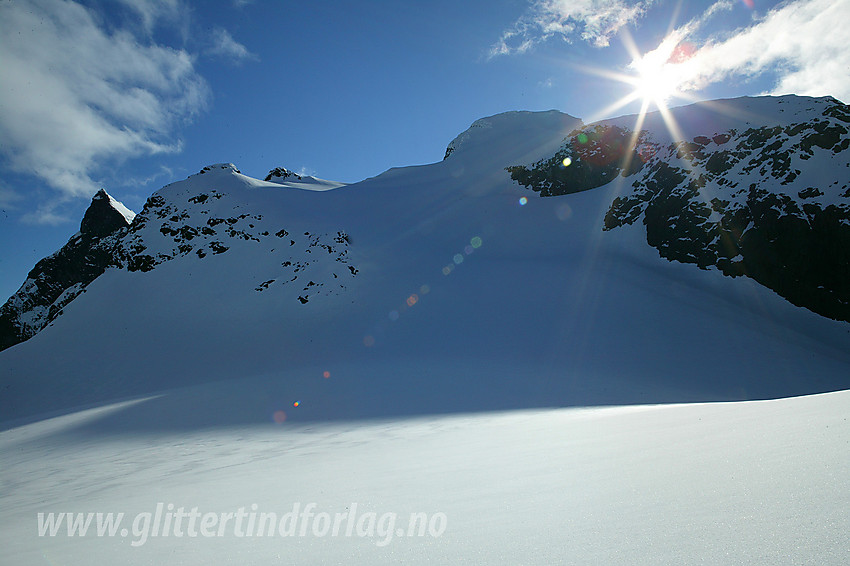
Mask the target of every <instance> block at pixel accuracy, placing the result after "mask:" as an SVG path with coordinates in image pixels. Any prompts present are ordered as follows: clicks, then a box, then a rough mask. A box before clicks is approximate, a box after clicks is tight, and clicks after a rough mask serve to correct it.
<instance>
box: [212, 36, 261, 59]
mask: <svg viewBox="0 0 850 566" xmlns="http://www.w3.org/2000/svg"><path fill="white" fill-rule="evenodd" d="M212 40H213V46H212V47H211V48H210V49H209V50H208V51H207V53H209V54H210V55H217V56H219V57H224V58H226V59H230V60H231V61H233V62H234V63H241V62H243V61H245V60H249V59H257V56H256V55H254V54H253V53H251V52H250V51H248V48H247V47H245V46H244V45H242V44H241V43H239V42H238V41H236V40H235V39H233V36H231V35H230V33H228V31H227V30H225V29H222V28H216V29H215V30H213V33H212Z"/></svg>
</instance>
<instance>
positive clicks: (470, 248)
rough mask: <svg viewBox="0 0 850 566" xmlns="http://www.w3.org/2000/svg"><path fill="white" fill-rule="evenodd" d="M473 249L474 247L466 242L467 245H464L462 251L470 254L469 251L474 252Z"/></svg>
mask: <svg viewBox="0 0 850 566" xmlns="http://www.w3.org/2000/svg"><path fill="white" fill-rule="evenodd" d="M474 251H475V248H473V247H472V246H471V245H469V244H467V245H466V247H465V248H463V253H465V254H466V255H469V254H471V253H472V252H474Z"/></svg>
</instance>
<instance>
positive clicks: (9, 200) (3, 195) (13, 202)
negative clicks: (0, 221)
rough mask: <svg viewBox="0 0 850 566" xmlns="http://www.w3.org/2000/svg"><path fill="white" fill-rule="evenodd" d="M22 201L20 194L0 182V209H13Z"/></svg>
mask: <svg viewBox="0 0 850 566" xmlns="http://www.w3.org/2000/svg"><path fill="white" fill-rule="evenodd" d="M22 200H24V197H23V195H22V194H20V193H19V192H17V191H15V190H14V189H13V188H11V187H9V186H8V185H6V183H4V182H3V181H0V208H4V209H15V208H17V204H18V203H19V202H21V201H22Z"/></svg>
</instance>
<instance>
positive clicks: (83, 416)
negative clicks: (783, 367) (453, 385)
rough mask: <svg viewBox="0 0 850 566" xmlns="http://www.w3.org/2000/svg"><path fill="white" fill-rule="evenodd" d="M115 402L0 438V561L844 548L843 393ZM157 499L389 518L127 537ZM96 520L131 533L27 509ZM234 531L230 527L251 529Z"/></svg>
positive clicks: (282, 560)
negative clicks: (444, 405) (319, 414)
mask: <svg viewBox="0 0 850 566" xmlns="http://www.w3.org/2000/svg"><path fill="white" fill-rule="evenodd" d="M140 404H141V405H143V404H144V401H141V402H139V403H138V404H137V405H136V406H139V405H140ZM128 406H129V405H124V406H113V407H103V408H99V409H95V410H92V411H88V412H83V413H78V414H74V415H69V416H65V417H60V418H57V419H52V420H47V421H42V422H40V423H36V424H32V425H28V426H24V427H21V428H17V429H14V430H9V431H5V432H3V433H0V451H2V452H3V454H4V463H3V467H2V470H0V481H2V484H0V485H2V491H0V505H2V508H3V510H4V513H3V514H2V517H0V544H2V546H3V556H4V563H8V564H15V565H19V566H26V565H41V564H66V565H69V566H73V565H87V564H128V565H131V564H165V563H178V564H221V565H225V564H233V565H237V564H239V565H242V564H493V563H500V564H608V565H619V564H622V565H631V564H671V565H673V564H675V565H687V564H717V565H724V564H730V565H731V564H736V565H761V564H777V565H783V564H788V565H790V564H818V565H819V566H827V565H835V566H839V565H842V564H846V563H847V560H848V556H850V541H848V538H847V532H848V530H850V513H848V509H850V459H848V458H847V452H848V438H850V424H848V418H847V415H848V413H850V394H848V392H840V393H832V394H824V395H817V396H811V397H803V398H793V399H782V400H775V401H760V402H743V403H718V404H696V405H670V406H633V407H614V408H601V409H600V408H596V409H559V410H545V411H539V410H537V411H514V412H502V413H486V414H475V415H470V414H466V415H453V416H443V417H433V416H431V417H422V418H417V419H397V420H391V421H373V422H361V423H350V422H349V423H340V424H336V425H331V424H321V425H310V426H304V425H293V424H292V423H289V422H284V423H283V424H281V425H274V424H267V425H264V426H254V427H231V428H226V429H213V430H200V431H192V432H183V433H179V434H172V433H149V434H143V435H131V436H124V435H113V434H112V433H111V432H110V426H109V422H110V419H117V420H119V421H120V419H121V414H122V412H124V411H126V410H127V409H128ZM158 503H162V504H163V508H164V509H167V505H169V504H171V505H173V509H175V510H176V509H177V508H179V507H184V508H185V510H186V512H187V513H188V512H189V510H190V509H191V508H193V507H197V508H198V510H197V512H198V513H201V514H207V513H214V514H216V515H218V514H220V513H227V512H230V513H235V512H237V511H238V509H239V508H240V507H241V508H244V510H245V512H246V513H250V512H251V510H252V509H254V510H255V514H256V515H257V516H259V513H277V514H278V516H281V517H282V516H283V515H284V514H286V513H288V512H291V511H292V510H293V508H294V505H295V504H299V505H300V507H299V508H300V509H303V508H304V507H305V506H306V505H308V504H310V503H315V504H316V508H315V509H314V512H315V513H316V514H319V513H327V514H329V515H330V516H334V515H335V514H336V513H349V512H355V511H356V512H357V513H359V514H356V515H355V517H362V516H364V515H366V514H368V513H370V512H372V513H375V514H376V515H377V516H378V517H383V516H384V515H385V514H387V513H396V514H397V517H398V518H397V519H396V520H395V521H393V522H390V521H389V520H388V521H385V522H384V523H382V525H383V527H375V528H374V529H373V530H372V534H371V536H369V532H370V531H369V530H368V529H367V528H364V529H363V530H362V531H357V530H354V531H353V534H352V535H351V536H345V532H346V530H345V529H346V526H345V523H342V527H341V528H340V529H339V530H338V531H337V532H338V533H339V536H336V537H334V536H331V532H332V531H329V532H328V533H327V534H325V535H324V536H317V535H316V534H314V531H313V524H312V523H309V522H305V523H299V526H298V528H299V529H300V528H301V527H300V525H301V524H306V525H308V527H307V530H306V535H305V536H298V532H300V531H298V530H296V531H294V533H295V535H294V536H280V534H279V531H273V535H272V536H269V535H268V533H266V534H265V535H264V536H262V537H260V536H252V537H248V536H243V537H239V536H237V535H236V534H235V533H236V531H234V528H233V527H228V528H227V529H226V530H225V531H224V532H223V535H222V536H221V537H213V538H205V537H203V536H201V535H200V531H199V530H196V533H197V536H195V537H190V536H189V534H188V532H189V531H188V525H187V521H188V520H184V522H183V523H182V526H181V530H180V532H182V533H183V537H182V538H177V537H175V536H174V531H171V535H170V536H168V537H164V536H162V535H161V533H160V536H158V537H153V536H149V537H148V538H147V539H144V538H143V536H142V533H144V531H143V530H139V531H137V532H138V533H140V534H139V535H138V536H136V535H135V534H134V531H132V530H131V528H132V522H133V521H134V518H135V517H136V515H137V514H138V513H151V514H153V513H154V512H155V509H156V507H157V504H158ZM254 504H256V507H254V508H252V505H254ZM355 504H356V507H355ZM98 511H100V512H103V513H107V512H114V513H117V512H123V513H125V516H126V518H125V519H124V522H123V523H122V525H123V528H127V529H128V534H127V536H124V537H122V536H120V530H119V531H117V533H118V534H117V535H116V536H114V537H105V536H104V537H96V536H94V528H93V527H92V532H91V533H90V534H87V536H85V537H80V536H79V535H78V536H74V537H70V536H68V535H67V530H65V528H63V529H60V530H59V531H58V533H57V535H56V536H53V537H50V536H43V537H39V536H38V535H37V520H36V518H37V513H39V512H42V513H49V512H55V513H58V512H67V513H85V512H98ZM410 513H425V514H427V516H428V517H429V518H430V517H434V516H437V515H438V514H439V513H443V514H444V516H445V520H446V521H445V529H444V530H443V531H442V534H441V535H440V536H430V535H429V532H430V531H427V530H426V531H425V536H421V537H420V536H407V533H408V532H411V531H407V530H406V529H407V527H408V517H409V515H410ZM429 520H430V519H429ZM246 521H247V519H246ZM139 525H142V523H141V522H140V523H139ZM246 525H247V522H246V523H243V526H242V530H241V531H239V532H241V533H242V534H246V532H253V533H256V532H258V531H256V530H254V531H246V529H247V526H246ZM436 526H437V525H436V523H435V527H436ZM63 527H64V525H63ZM389 527H392V528H389ZM398 529H402V531H401V532H402V534H403V536H401V535H400V534H399V532H398ZM212 532H217V531H216V530H215V529H214V530H213V531H212ZM284 532H286V531H284ZM315 532H317V533H321V532H322V530H321V526H320V527H319V528H318V529H317V530H316V531H315ZM358 532H362V533H363V536H358V535H357V533H358ZM412 532H413V533H414V534H418V531H417V530H414V531H412ZM434 532H439V531H437V530H436V529H435V531H434ZM140 542H141V543H143V544H139V543H140Z"/></svg>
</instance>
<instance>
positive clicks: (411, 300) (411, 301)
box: [407, 293, 419, 307]
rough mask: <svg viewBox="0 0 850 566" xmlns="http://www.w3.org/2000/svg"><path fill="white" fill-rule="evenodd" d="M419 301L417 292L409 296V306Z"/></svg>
mask: <svg viewBox="0 0 850 566" xmlns="http://www.w3.org/2000/svg"><path fill="white" fill-rule="evenodd" d="M418 302H419V295H417V294H416V293H413V294H412V295H410V296H409V297H407V306H409V307H412V306H413V305H415V304H416V303H418Z"/></svg>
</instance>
